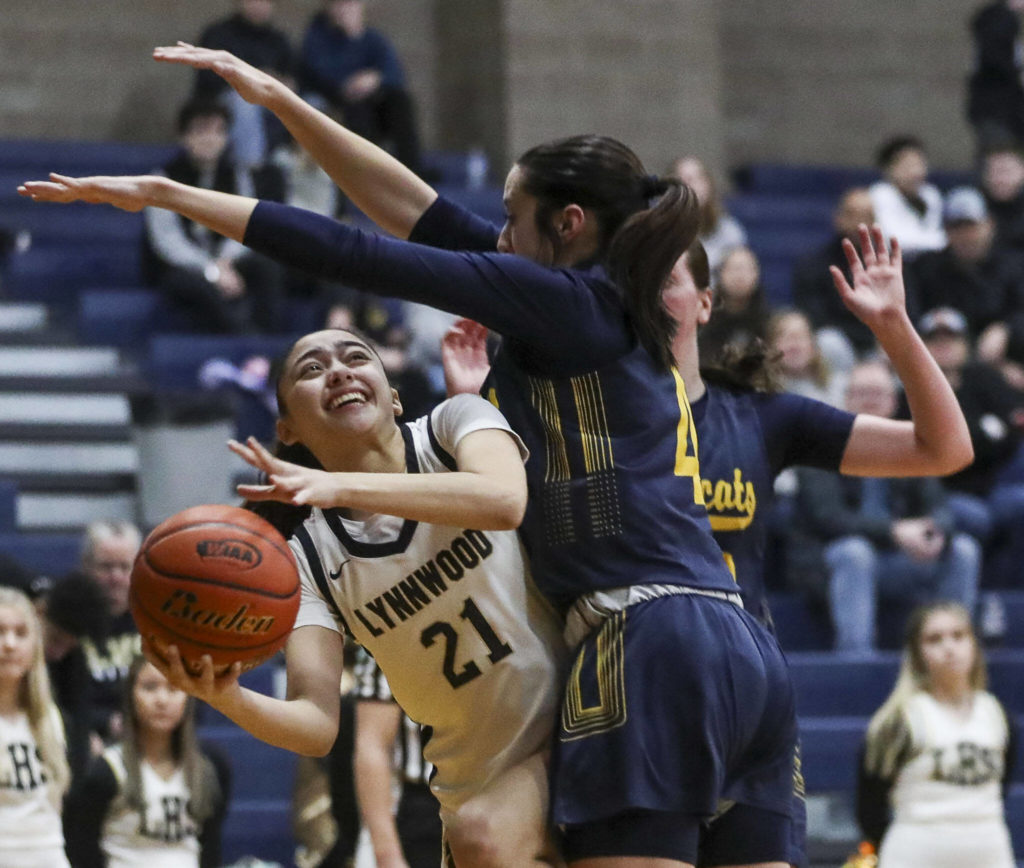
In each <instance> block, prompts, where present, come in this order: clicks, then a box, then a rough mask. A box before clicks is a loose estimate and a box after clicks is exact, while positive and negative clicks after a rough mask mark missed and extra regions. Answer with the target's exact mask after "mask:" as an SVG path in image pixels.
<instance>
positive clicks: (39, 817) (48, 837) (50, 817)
mask: <svg viewBox="0 0 1024 868" xmlns="http://www.w3.org/2000/svg"><path fill="white" fill-rule="evenodd" d="M53 713H54V715H56V714H57V712H56V710H54V712H53ZM49 780H50V776H49V771H48V770H47V768H46V767H45V766H44V765H43V763H42V761H41V760H40V758H39V749H38V746H37V744H36V738H35V735H34V733H33V732H32V728H31V726H29V722H28V715H26V714H25V713H24V712H20V711H19V712H18V713H17V714H15V715H13V716H11V717H5V716H3V715H0V865H3V866H4V868H29V866H32V868H59V866H66V865H67V864H68V863H67V859H66V858H65V856H64V833H63V832H62V831H61V820H60V814H59V813H58V811H57V808H56V807H55V805H54V802H53V801H52V800H51V799H50V793H49Z"/></svg>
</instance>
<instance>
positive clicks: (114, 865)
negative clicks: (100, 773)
mask: <svg viewBox="0 0 1024 868" xmlns="http://www.w3.org/2000/svg"><path fill="white" fill-rule="evenodd" d="M103 759H104V760H105V761H106V763H107V765H109V766H110V768H111V770H112V771H113V773H114V777H115V778H116V779H117V782H118V785H119V786H118V794H117V796H115V797H114V801H113V802H111V805H110V809H109V810H108V811H107V816H106V818H105V819H104V821H103V829H102V831H101V833H100V847H101V849H102V850H103V854H104V855H105V856H106V857H107V868H138V866H140V865H142V866H145V868H198V866H199V838H198V835H199V828H198V826H197V824H196V822H195V820H194V819H193V818H192V815H191V814H190V813H189V811H188V803H189V797H190V796H189V790H188V787H187V785H186V784H185V775H184V773H183V771H182V770H181V769H180V768H178V769H176V770H175V772H174V773H173V774H172V775H171V776H170V777H169V778H164V777H161V776H160V775H158V774H157V773H156V772H155V771H154V770H153V767H152V766H151V765H150V764H149V763H148V762H146V761H144V760H143V761H142V762H141V763H140V764H139V771H140V774H141V776H142V794H143V800H144V802H145V810H144V811H142V813H141V814H140V812H139V810H138V809H137V808H135V807H132V806H130V805H128V803H127V802H126V801H125V798H124V794H123V791H122V789H121V786H122V785H123V783H124V780H125V776H126V774H127V772H126V770H125V765H124V757H123V756H122V754H121V746H120V745H114V746H113V747H109V748H107V749H106V750H105V751H104V752H103Z"/></svg>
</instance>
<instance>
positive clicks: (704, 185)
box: [668, 154, 747, 271]
mask: <svg viewBox="0 0 1024 868" xmlns="http://www.w3.org/2000/svg"><path fill="white" fill-rule="evenodd" d="M668 174H669V175H671V176H673V177H676V178H679V180H680V181H684V182H685V183H687V184H689V185H690V186H691V187H692V188H693V192H694V193H696V194H697V198H698V199H699V200H700V211H701V215H700V236H699V237H700V241H701V244H703V245H704V250H705V251H706V252H707V254H708V264H709V265H710V266H711V270H712V271H716V270H717V269H718V267H719V266H720V265H721V264H722V262H723V261H724V259H725V255H726V254H727V253H728V252H729V251H730V250H731V249H732V248H733V247H736V246H738V245H740V244H746V243H747V233H746V230H745V229H744V228H743V226H742V225H740V222H739V221H738V220H737V219H736V218H735V217H733V216H732V215H731V214H729V213H728V211H726V209H725V203H724V202H723V201H722V196H721V194H720V193H719V191H718V185H717V184H716V183H715V179H714V177H713V176H712V174H711V172H710V171H709V170H708V167H707V166H706V165H705V164H704V161H703V160H701V158H700V157H695V156H693V155H692V154H690V155H688V156H685V157H680V158H679V159H678V160H676V161H675V163H673V164H672V168H671V169H670V170H669V172H668Z"/></svg>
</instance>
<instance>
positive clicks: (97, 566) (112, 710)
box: [81, 520, 142, 752]
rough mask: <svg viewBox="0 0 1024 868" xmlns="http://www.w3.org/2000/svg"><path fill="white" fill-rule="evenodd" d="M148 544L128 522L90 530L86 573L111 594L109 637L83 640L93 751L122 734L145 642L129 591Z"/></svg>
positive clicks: (83, 565) (108, 601)
mask: <svg viewBox="0 0 1024 868" xmlns="http://www.w3.org/2000/svg"><path fill="white" fill-rule="evenodd" d="M141 543H142V535H141V533H140V532H139V529H138V528H137V527H136V526H135V525H134V524H132V523H131V522H128V521H122V520H108V521H95V522H93V523H92V524H90V525H89V526H88V527H86V529H85V534H84V541H83V545H82V563H81V570H82V572H83V573H84V574H85V575H86V576H88V577H89V578H91V579H92V580H93V581H95V582H96V583H97V584H98V585H99V586H100V588H101V589H102V591H103V593H104V596H105V598H106V604H107V615H108V617H109V621H108V630H107V635H106V637H105V638H104V639H103V640H102V641H101V642H96V641H93V640H92V639H90V638H88V637H86V638H84V639H82V649H83V650H84V651H85V659H86V663H87V664H88V667H89V680H90V682H91V687H92V705H93V707H92V714H91V720H90V729H91V731H92V733H93V750H94V752H98V751H99V750H101V749H102V743H103V742H105V741H112V740H114V739H116V738H118V737H119V736H120V735H121V728H122V718H121V694H122V688H123V684H124V680H125V678H126V677H127V676H128V669H129V668H130V667H131V664H132V660H134V659H135V657H136V656H137V655H138V654H139V653H140V651H141V642H140V639H139V633H138V630H136V629H135V622H134V621H133V620H132V616H131V612H129V611H128V592H129V586H130V581H131V573H132V564H133V563H134V562H135V555H136V554H137V553H138V551H139V546H140V545H141Z"/></svg>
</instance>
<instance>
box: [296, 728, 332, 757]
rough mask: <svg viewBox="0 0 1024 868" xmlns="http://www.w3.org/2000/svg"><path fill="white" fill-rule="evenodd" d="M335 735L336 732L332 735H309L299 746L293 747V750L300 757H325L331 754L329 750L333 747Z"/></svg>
mask: <svg viewBox="0 0 1024 868" xmlns="http://www.w3.org/2000/svg"><path fill="white" fill-rule="evenodd" d="M337 735H338V734H337V732H335V733H334V734H333V735H332V734H331V733H327V732H324V733H315V734H310V736H309V737H308V738H306V739H305V740H303V742H302V743H301V744H296V745H294V747H293V750H294V751H295V752H296V753H298V754H301V755H302V756H310V757H323V756H327V754H329V753H330V752H331V748H332V747H334V741H335V739H336V738H337Z"/></svg>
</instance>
